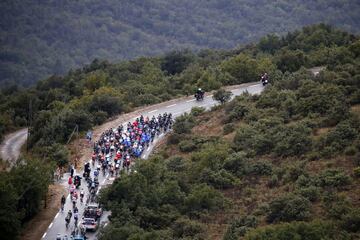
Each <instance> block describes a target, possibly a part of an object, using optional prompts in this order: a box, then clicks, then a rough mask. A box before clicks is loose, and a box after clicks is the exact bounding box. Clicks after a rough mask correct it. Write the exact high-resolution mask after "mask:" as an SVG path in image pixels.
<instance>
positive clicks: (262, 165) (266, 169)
mask: <svg viewBox="0 0 360 240" xmlns="http://www.w3.org/2000/svg"><path fill="white" fill-rule="evenodd" d="M245 171H246V172H247V174H253V175H259V176H262V175H271V174H272V165H271V164H270V163H267V162H256V163H253V164H251V165H250V167H249V168H248V169H247V170H245Z"/></svg>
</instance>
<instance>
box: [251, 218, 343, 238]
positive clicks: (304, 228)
mask: <svg viewBox="0 0 360 240" xmlns="http://www.w3.org/2000/svg"><path fill="white" fill-rule="evenodd" d="M340 236H341V234H340V233H339V232H338V231H337V229H336V228H335V227H334V224H332V223H331V222H321V221H315V222H309V223H306V222H293V223H283V224H279V225H271V226H266V227H262V228H258V229H254V230H252V231H249V232H248V233H247V234H246V235H245V238H244V239H246V240H287V239H300V240H305V239H312V240H321V239H333V240H335V239H342V238H339V237H340ZM343 239H347V238H343Z"/></svg>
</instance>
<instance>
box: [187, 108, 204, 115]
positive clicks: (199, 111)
mask: <svg viewBox="0 0 360 240" xmlns="http://www.w3.org/2000/svg"><path fill="white" fill-rule="evenodd" d="M203 112H205V108H203V107H193V108H191V112H190V114H191V115H193V116H195V117H196V116H199V115H200V114H202V113H203Z"/></svg>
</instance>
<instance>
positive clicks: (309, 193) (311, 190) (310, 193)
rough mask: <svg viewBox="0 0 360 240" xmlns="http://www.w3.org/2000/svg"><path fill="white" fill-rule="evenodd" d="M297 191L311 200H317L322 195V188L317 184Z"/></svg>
mask: <svg viewBox="0 0 360 240" xmlns="http://www.w3.org/2000/svg"><path fill="white" fill-rule="evenodd" d="M297 193H298V194H299V195H301V196H303V197H304V198H306V199H308V200H309V201H311V202H315V201H317V200H318V199H319V197H320V189H319V188H318V187H315V186H310V187H305V188H300V189H299V190H298V191H297Z"/></svg>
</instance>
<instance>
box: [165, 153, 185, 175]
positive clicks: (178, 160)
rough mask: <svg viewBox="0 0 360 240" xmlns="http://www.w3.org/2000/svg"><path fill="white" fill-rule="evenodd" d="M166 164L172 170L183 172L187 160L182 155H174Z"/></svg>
mask: <svg viewBox="0 0 360 240" xmlns="http://www.w3.org/2000/svg"><path fill="white" fill-rule="evenodd" d="M166 166H167V168H168V169H169V170H170V171H174V172H181V171H184V170H185V168H186V164H185V160H184V159H183V158H182V157H180V156H173V157H171V158H169V159H168V162H167V164H166Z"/></svg>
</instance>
